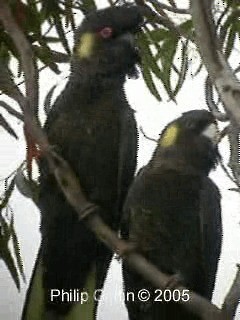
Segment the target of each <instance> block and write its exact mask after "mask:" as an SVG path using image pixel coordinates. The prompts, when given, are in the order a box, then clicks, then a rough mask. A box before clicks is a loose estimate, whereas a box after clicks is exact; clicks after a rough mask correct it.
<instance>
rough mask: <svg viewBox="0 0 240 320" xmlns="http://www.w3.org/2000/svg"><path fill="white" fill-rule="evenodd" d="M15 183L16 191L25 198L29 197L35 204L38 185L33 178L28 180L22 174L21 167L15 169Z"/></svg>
mask: <svg viewBox="0 0 240 320" xmlns="http://www.w3.org/2000/svg"><path fill="white" fill-rule="evenodd" d="M15 183H16V187H17V189H18V191H19V192H20V193H21V194H22V195H23V196H24V197H26V198H30V199H32V200H33V201H34V203H36V204H37V202H38V195H39V187H38V184H37V183H36V182H34V181H33V180H28V179H27V178H26V177H25V175H24V174H23V171H22V169H18V170H17V174H16V176H15Z"/></svg>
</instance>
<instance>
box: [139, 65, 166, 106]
mask: <svg viewBox="0 0 240 320" xmlns="http://www.w3.org/2000/svg"><path fill="white" fill-rule="evenodd" d="M142 75H143V79H144V81H145V83H146V85H147V87H148V89H149V91H150V92H151V93H152V95H153V96H154V97H155V98H156V99H157V100H158V101H162V98H161V96H160V94H159V92H158V90H157V87H156V85H155V83H154V81H153V77H152V74H151V71H150V69H149V68H148V67H147V65H146V64H145V63H144V62H142Z"/></svg>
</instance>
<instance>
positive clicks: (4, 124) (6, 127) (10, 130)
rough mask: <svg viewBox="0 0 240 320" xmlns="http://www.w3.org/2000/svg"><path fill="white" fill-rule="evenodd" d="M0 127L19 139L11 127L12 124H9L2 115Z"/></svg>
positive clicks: (0, 116)
mask: <svg viewBox="0 0 240 320" xmlns="http://www.w3.org/2000/svg"><path fill="white" fill-rule="evenodd" d="M0 126H1V127H3V128H4V129H5V130H6V131H7V132H8V133H9V134H10V135H11V136H13V137H14V138H15V139H18V136H17V134H16V133H15V131H14V130H13V128H12V127H11V126H10V124H9V123H8V122H7V120H6V119H5V118H4V117H3V115H1V114H0Z"/></svg>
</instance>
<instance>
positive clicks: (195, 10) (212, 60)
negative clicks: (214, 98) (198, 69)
mask: <svg viewBox="0 0 240 320" xmlns="http://www.w3.org/2000/svg"><path fill="white" fill-rule="evenodd" d="M191 11H192V18H193V24H194V27H195V30H196V40H197V43H198V48H199V51H200V54H201V56H202V59H203V62H204V64H205V66H206V68H207V71H208V73H209V77H210V79H211V82H212V83H213V84H214V85H215V87H216V89H217V91H218V93H219V96H220V98H221V100H222V102H223V104H224V108H225V110H226V112H227V114H228V115H229V118H230V120H231V121H232V122H233V124H235V125H237V126H238V127H240V105H239V100H240V84H239V82H238V79H237V78H236V77H235V75H234V73H233V71H232V69H231V67H230V66H229V64H228V63H227V61H226V60H225V58H224V56H223V54H222V52H220V50H219V45H218V43H217V38H216V35H215V26H214V23H213V19H212V14H211V10H207V8H206V6H205V2H203V1H202V0H191Z"/></svg>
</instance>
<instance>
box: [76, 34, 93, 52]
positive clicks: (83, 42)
mask: <svg viewBox="0 0 240 320" xmlns="http://www.w3.org/2000/svg"><path fill="white" fill-rule="evenodd" d="M94 42H95V36H94V34H93V33H90V32H88V33H84V34H83V35H82V36H81V38H80V43H79V45H78V47H77V54H78V56H79V57H80V58H89V57H90V56H91V55H92V53H93V46H94Z"/></svg>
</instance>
